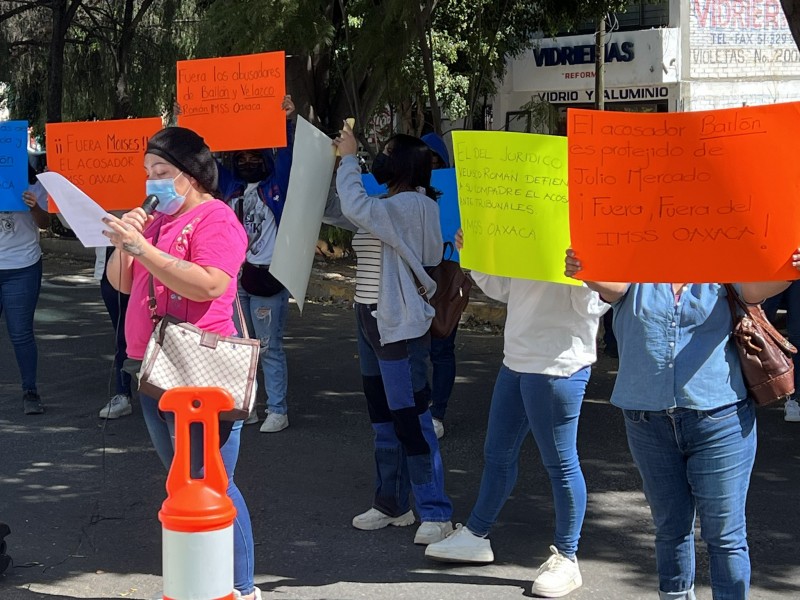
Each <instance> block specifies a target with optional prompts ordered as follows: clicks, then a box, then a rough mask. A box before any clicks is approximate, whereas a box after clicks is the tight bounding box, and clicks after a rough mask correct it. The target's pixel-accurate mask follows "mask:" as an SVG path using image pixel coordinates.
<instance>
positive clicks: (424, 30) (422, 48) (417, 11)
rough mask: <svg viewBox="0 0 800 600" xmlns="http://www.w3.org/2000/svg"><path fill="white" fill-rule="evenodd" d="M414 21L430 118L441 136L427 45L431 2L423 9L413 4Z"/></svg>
mask: <svg viewBox="0 0 800 600" xmlns="http://www.w3.org/2000/svg"><path fill="white" fill-rule="evenodd" d="M412 5H413V10H414V21H415V23H416V25H417V38H418V40H419V52H420V55H421V56H422V66H423V68H424V70H425V79H426V80H427V84H428V102H429V103H430V105H431V118H432V119H433V130H434V131H435V132H436V134H437V135H442V113H441V111H440V109H439V100H438V98H437V96H436V77H435V75H434V72H433V55H432V53H431V47H430V45H429V44H428V25H429V23H430V16H431V10H432V7H431V2H430V0H428V1H427V2H425V4H424V5H423V6H424V8H423V7H419V8H418V7H417V6H416V5H415V4H414V3H412Z"/></svg>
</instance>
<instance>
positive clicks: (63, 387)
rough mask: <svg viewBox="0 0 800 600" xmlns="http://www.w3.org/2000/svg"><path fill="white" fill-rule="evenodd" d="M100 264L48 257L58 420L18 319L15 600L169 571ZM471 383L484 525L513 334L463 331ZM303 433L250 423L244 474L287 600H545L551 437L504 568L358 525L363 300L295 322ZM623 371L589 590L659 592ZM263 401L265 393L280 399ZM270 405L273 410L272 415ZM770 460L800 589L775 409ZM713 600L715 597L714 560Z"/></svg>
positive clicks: (459, 490) (604, 426) (606, 389)
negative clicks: (33, 376) (107, 417)
mask: <svg viewBox="0 0 800 600" xmlns="http://www.w3.org/2000/svg"><path fill="white" fill-rule="evenodd" d="M87 267H88V265H87V264H85V263H80V262H69V261H64V260H56V259H53V258H52V257H50V258H48V260H47V261H46V265H45V271H46V274H45V283H44V287H43V290H42V297H41V301H40V303H39V310H38V312H37V315H36V321H37V333H38V340H39V351H40V364H39V374H40V392H41V394H42V397H43V400H44V402H45V403H46V405H47V413H46V414H45V415H43V416H25V415H23V414H22V406H21V398H20V392H19V391H18V390H19V388H18V385H19V384H18V374H17V370H16V364H15V362H14V358H13V352H12V349H11V345H10V343H9V342H8V335H7V333H6V331H5V326H4V325H2V326H0V365H2V367H0V520H2V521H6V522H8V523H9V524H10V525H11V528H12V530H13V533H12V535H11V536H9V538H8V539H7V541H8V545H9V552H10V554H11V555H12V556H13V557H14V560H15V565H16V566H15V568H14V569H13V571H11V572H10V573H9V574H7V575H6V576H5V577H1V578H0V599H2V600H31V599H33V598H53V599H62V598H63V599H66V598H154V597H157V596H158V595H159V592H160V590H161V582H160V577H159V574H160V572H161V532H160V523H159V521H158V519H157V512H158V509H159V507H160V504H161V502H162V501H163V499H164V495H165V492H164V481H165V473H164V472H163V469H162V467H161V464H160V462H159V461H158V458H157V457H156V454H155V452H154V451H153V450H152V448H151V446H150V443H149V440H148V437H147V432H146V430H145V426H144V422H143V420H142V417H141V412H140V411H139V410H138V407H136V409H135V412H134V415H133V416H131V417H127V418H123V419H120V420H118V421H112V422H108V423H107V424H104V423H103V422H102V421H100V420H99V419H98V418H97V412H98V410H99V409H100V407H101V406H102V405H103V404H104V403H105V402H106V401H107V399H108V396H109V393H108V389H109V381H110V378H111V357H112V355H113V339H112V330H111V325H110V323H109V321H108V318H107V316H106V314H105V310H104V307H103V304H102V301H101V299H100V293H99V288H98V286H97V284H96V283H94V282H92V281H91V279H90V273H91V272H90V269H88V268H87ZM457 342H458V350H457V351H458V359H459V375H458V379H457V383H456V388H455V392H454V395H453V399H452V400H451V406H450V409H449V412H448V416H447V420H446V436H445V438H444V439H443V440H442V453H443V457H444V462H445V467H446V469H447V479H446V485H447V489H448V492H449V493H450V495H451V498H452V500H453V502H454V504H455V507H456V515H455V518H456V520H458V521H463V520H465V519H466V517H467V515H468V513H469V510H470V508H471V505H472V502H473V501H474V499H475V496H476V493H477V488H478V483H479V481H480V475H481V468H482V444H483V437H484V428H485V422H486V415H487V410H488V403H489V398H490V395H491V390H492V386H493V382H494V376H495V374H496V371H497V368H498V366H499V365H500V361H501V352H502V338H501V337H499V336H498V335H496V334H494V333H492V332H489V331H477V330H468V331H461V332H460V333H459V336H458V340H457ZM286 346H287V352H288V356H289V363H290V365H289V366H290V383H289V396H290V397H289V410H290V413H289V414H290V422H291V426H290V427H289V429H287V430H285V431H283V432H280V433H277V434H262V433H259V431H258V427H255V426H253V427H248V428H246V430H245V432H244V434H243V437H242V453H241V457H240V460H239V465H238V467H237V471H236V479H237V482H238V484H239V487H240V488H241V489H242V492H243V493H244V495H245V498H246V499H247V501H248V504H249V507H250V511H251V514H252V518H253V527H254V534H255V540H256V544H257V546H256V583H257V584H258V585H259V586H260V587H261V588H262V590H263V591H264V598H268V599H300V598H302V599H323V598H325V599H327V598H337V599H338V598H342V599H350V598H381V599H382V600H401V599H413V600H419V599H439V600H456V599H457V600H472V599H483V598H497V599H509V598H521V597H530V596H531V593H530V584H531V580H532V578H533V575H534V573H535V569H536V568H537V567H538V565H539V564H540V563H541V562H542V561H543V560H544V559H545V558H546V557H547V555H548V546H549V544H550V543H551V538H552V527H553V513H552V501H551V496H550V490H549V484H548V481H547V477H546V473H545V471H544V469H543V468H542V466H541V464H540V462H539V460H538V456H537V454H536V451H535V448H534V446H533V444H532V442H531V441H530V440H529V441H528V442H526V444H525V447H524V449H523V458H522V465H521V470H520V478H519V482H518V484H517V487H516V490H515V491H514V494H513V496H512V498H511V499H510V500H509V502H508V503H507V505H506V507H505V509H504V510H503V512H502V514H501V516H500V521H499V522H498V524H497V526H496V527H495V529H494V530H493V532H492V536H491V539H492V544H493V547H494V550H495V554H496V557H497V562H495V563H494V564H492V565H487V566H480V567H463V566H446V565H440V564H436V563H432V562H429V561H427V560H426V559H425V558H424V556H423V551H422V549H421V547H418V546H414V544H413V543H412V540H413V533H414V528H413V527H410V528H394V527H390V528H388V529H385V530H381V531H375V532H363V531H358V530H355V529H353V528H352V527H351V526H350V520H351V518H352V517H353V515H355V514H357V513H359V512H361V511H363V510H365V509H366V508H368V507H369V504H370V500H371V490H372V458H371V433H370V428H369V424H368V419H367V416H366V409H365V404H364V401H363V398H362V396H361V394H360V391H359V388H360V379H359V375H358V364H357V358H356V348H355V339H354V316H353V312H352V310H349V309H348V308H346V307H344V306H342V305H341V304H335V303H334V304H328V305H322V304H315V303H309V304H308V305H307V306H306V309H305V311H304V313H303V315H302V316H301V315H300V314H299V312H298V311H297V310H296V308H295V307H292V312H291V316H290V319H289V324H288V328H287V338H286ZM614 368H615V364H614V362H613V361H611V360H609V359H601V361H600V363H599V364H598V365H597V366H596V368H595V370H594V373H593V375H592V379H591V381H590V384H589V390H588V393H587V397H586V402H585V404H584V408H583V414H582V417H581V430H580V439H579V445H580V453H581V458H582V463H583V467H584V471H585V475H586V479H587V486H588V489H589V494H590V495H589V506H588V512H587V518H586V523H585V526H584V529H583V537H582V540H581V549H580V553H579V558H580V561H581V570H582V573H583V580H584V585H583V587H582V588H580V589H579V590H577V591H576V592H574V593H573V594H572V595H571V596H569V597H570V598H571V599H573V600H587V599H593V600H606V599H608V600H612V599H614V600H626V599H639V598H656V597H657V595H656V592H655V590H656V587H657V582H656V576H655V563H654V558H653V550H652V545H653V535H652V529H651V526H650V519H649V512H648V509H647V506H646V504H645V502H644V498H643V495H642V494H641V492H640V484H639V480H638V475H637V473H636V471H635V469H634V467H633V465H632V463H631V460H630V456H629V454H628V450H627V447H626V444H625V439H624V432H623V423H622V419H621V415H620V413H619V411H617V410H616V409H615V408H613V407H612V406H610V405H609V404H608V401H607V398H608V397H609V393H610V390H611V386H612V385H613V374H614V371H613V369H614ZM261 406H262V407H263V402H262V403H261ZM262 410H263V408H262ZM759 436H760V441H759V453H758V459H757V464H756V469H755V473H754V476H753V479H752V485H751V492H750V500H749V506H748V508H749V530H750V543H751V548H752V561H753V591H752V595H751V598H752V599H753V600H774V599H778V598H781V599H785V598H798V597H800V551H799V550H798V542H800V540H799V539H798V538H799V536H798V534H800V493H798V492H800V425H797V424H788V423H784V421H783V419H782V413H781V412H780V411H779V410H763V411H761V412H760V414H759ZM698 562H699V567H698V568H699V574H698V598H700V599H701V600H710V598H711V594H710V591H709V590H708V587H707V574H706V571H707V559H706V556H705V554H704V552H703V551H702V550H699V556H698Z"/></svg>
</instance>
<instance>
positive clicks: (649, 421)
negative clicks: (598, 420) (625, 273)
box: [565, 249, 800, 597]
mask: <svg viewBox="0 0 800 600" xmlns="http://www.w3.org/2000/svg"><path fill="white" fill-rule="evenodd" d="M792 265H793V266H794V267H795V268H798V269H800V253H795V254H794V255H793V256H792ZM582 267H583V265H582V263H581V261H580V260H579V259H578V257H577V255H576V254H575V252H574V251H573V250H571V249H570V250H567V254H566V258H565V274H566V275H567V276H568V277H575V276H576V275H577V273H578V272H580V271H581V269H582ZM584 283H586V285H588V286H589V287H591V288H592V289H594V290H596V291H597V292H598V293H600V294H601V295H602V296H603V298H605V299H606V300H608V301H610V302H613V303H614V333H615V334H616V337H617V342H618V345H619V361H620V362H619V371H618V374H617V379H616V383H615V385H614V391H613V393H612V396H611V403H612V404H614V405H615V406H617V407H618V408H621V409H622V410H623V412H624V416H625V427H626V430H627V437H628V445H629V447H630V450H631V454H632V455H633V459H634V462H635V463H636V466H637V467H638V469H639V473H640V474H641V477H642V481H643V483H644V489H645V493H646V495H647V499H648V502H649V504H650V508H651V512H652V514H653V520H654V522H655V524H656V535H657V539H658V540H659V541H657V542H656V546H657V548H658V553H659V556H662V557H668V558H667V559H666V560H664V561H659V563H658V568H659V575H660V591H661V592H663V593H671V592H675V593H677V592H683V591H685V590H686V588H685V587H681V588H678V587H675V584H674V583H673V582H676V581H680V582H682V583H681V585H684V586H685V585H692V584H693V576H694V571H695V566H694V565H693V564H692V563H691V562H686V561H679V560H677V558H675V559H673V558H670V557H680V556H686V555H687V553H691V549H690V548H689V545H690V544H691V542H687V541H685V540H691V539H692V538H693V536H694V517H691V518H686V514H687V512H686V507H691V506H695V505H697V504H700V503H702V504H703V506H705V509H704V512H705V514H706V515H707V517H708V519H704V520H703V521H702V522H701V528H702V531H701V536H702V538H703V540H705V542H706V543H707V544H708V546H709V548H710V550H709V551H710V552H712V553H714V554H717V555H723V554H724V555H725V556H727V558H724V559H723V560H721V561H720V562H719V563H718V564H717V568H716V569H715V570H714V571H712V572H711V588H712V591H713V593H714V595H715V596H717V595H718V594H723V593H727V591H724V590H730V589H734V588H735V589H737V590H738V591H737V594H740V595H741V597H746V596H747V591H748V587H749V577H748V574H749V572H750V567H749V556H748V552H747V539H746V533H745V532H746V523H745V503H746V500H747V482H748V481H749V479H750V474H751V472H752V467H753V460H754V458H755V451H756V425H755V421H756V419H755V410H754V403H753V401H752V400H751V399H750V398H749V397H748V391H747V387H746V384H745V381H744V378H743V375H742V369H741V364H740V359H739V355H738V352H737V350H736V348H735V347H734V343H733V339H732V338H733V336H732V329H733V324H732V317H731V311H730V307H729V305H728V298H727V290H726V288H725V286H724V285H722V284H719V283H698V284H690V283H631V284H628V283H608V282H595V281H584ZM787 286H788V283H787V282H785V281H775V282H760V283H742V284H738V285H737V287H739V289H740V293H741V295H742V297H743V298H744V300H745V301H747V302H751V303H757V302H759V301H761V300H762V299H764V298H765V297H768V296H770V295H774V294H776V293H779V292H780V291H782V290H783V289H785V288H786V287H787ZM678 428H679V430H680V432H681V435H680V436H679V437H676V436H675V431H676V429H678ZM690 513H691V511H689V514H690ZM709 523H710V524H711V526H710V527H709ZM722 532H726V533H725V534H724V536H723V534H722ZM722 547H735V548H740V549H743V550H741V551H740V552H738V553H737V556H736V557H735V558H734V557H733V556H730V555H729V554H725V553H721V554H720V551H719V550H718V549H719V548H722ZM686 582H688V583H686Z"/></svg>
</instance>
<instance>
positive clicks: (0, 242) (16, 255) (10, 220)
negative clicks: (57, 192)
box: [0, 167, 49, 415]
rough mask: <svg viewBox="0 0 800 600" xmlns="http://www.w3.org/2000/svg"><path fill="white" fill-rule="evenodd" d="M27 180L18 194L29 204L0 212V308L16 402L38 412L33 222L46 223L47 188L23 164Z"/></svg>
mask: <svg viewBox="0 0 800 600" xmlns="http://www.w3.org/2000/svg"><path fill="white" fill-rule="evenodd" d="M28 169H29V170H28V182H29V183H30V186H29V187H28V189H27V190H25V191H24V192H23V193H22V200H23V201H24V202H25V204H26V205H27V206H28V208H29V209H30V210H26V211H19V212H0V314H3V313H5V317H6V326H7V327H8V337H9V338H11V343H12V344H13V346H14V354H15V356H16V357H17V366H18V367H19V372H20V376H21V378H22V404H23V410H24V411H25V414H26V415H39V414H42V413H43V412H44V407H43V406H42V401H41V398H39V393H38V391H37V390H36V368H37V363H38V359H39V355H38V351H37V349H36V338H35V337H34V335H33V313H34V312H35V311H36V304H37V302H38V301H39V289H40V288H41V285H42V249H41V247H40V246H39V228H44V227H47V225H48V223H49V215H48V214H47V192H45V190H44V188H43V187H42V184H41V183H39V182H38V181H37V180H36V173H35V172H34V171H33V169H31V168H30V167H28Z"/></svg>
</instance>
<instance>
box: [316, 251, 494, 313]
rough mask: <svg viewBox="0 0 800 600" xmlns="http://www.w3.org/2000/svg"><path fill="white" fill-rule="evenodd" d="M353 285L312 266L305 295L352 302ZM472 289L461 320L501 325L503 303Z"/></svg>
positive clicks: (340, 277)
mask: <svg viewBox="0 0 800 600" xmlns="http://www.w3.org/2000/svg"><path fill="white" fill-rule="evenodd" d="M315 264H317V263H315ZM323 264H324V263H323ZM355 285H356V284H355V279H354V278H353V277H346V276H344V275H342V274H340V273H336V272H328V271H325V270H322V269H317V268H312V270H311V279H310V280H309V282H308V290H307V291H306V297H307V298H316V299H320V300H332V301H335V302H346V303H352V302H353V292H354V290H355ZM472 290H473V291H472V295H471V297H470V301H469V304H468V305H467V308H466V310H465V311H464V314H463V316H462V317H461V321H462V322H464V321H466V320H474V321H477V322H479V323H488V324H490V325H493V326H496V327H503V326H504V325H505V322H506V306H505V304H502V303H501V302H496V301H494V300H491V299H489V298H487V297H486V296H484V295H483V294H481V293H480V292H478V293H476V292H475V290H476V288H475V287H474V286H473V288H472Z"/></svg>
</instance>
